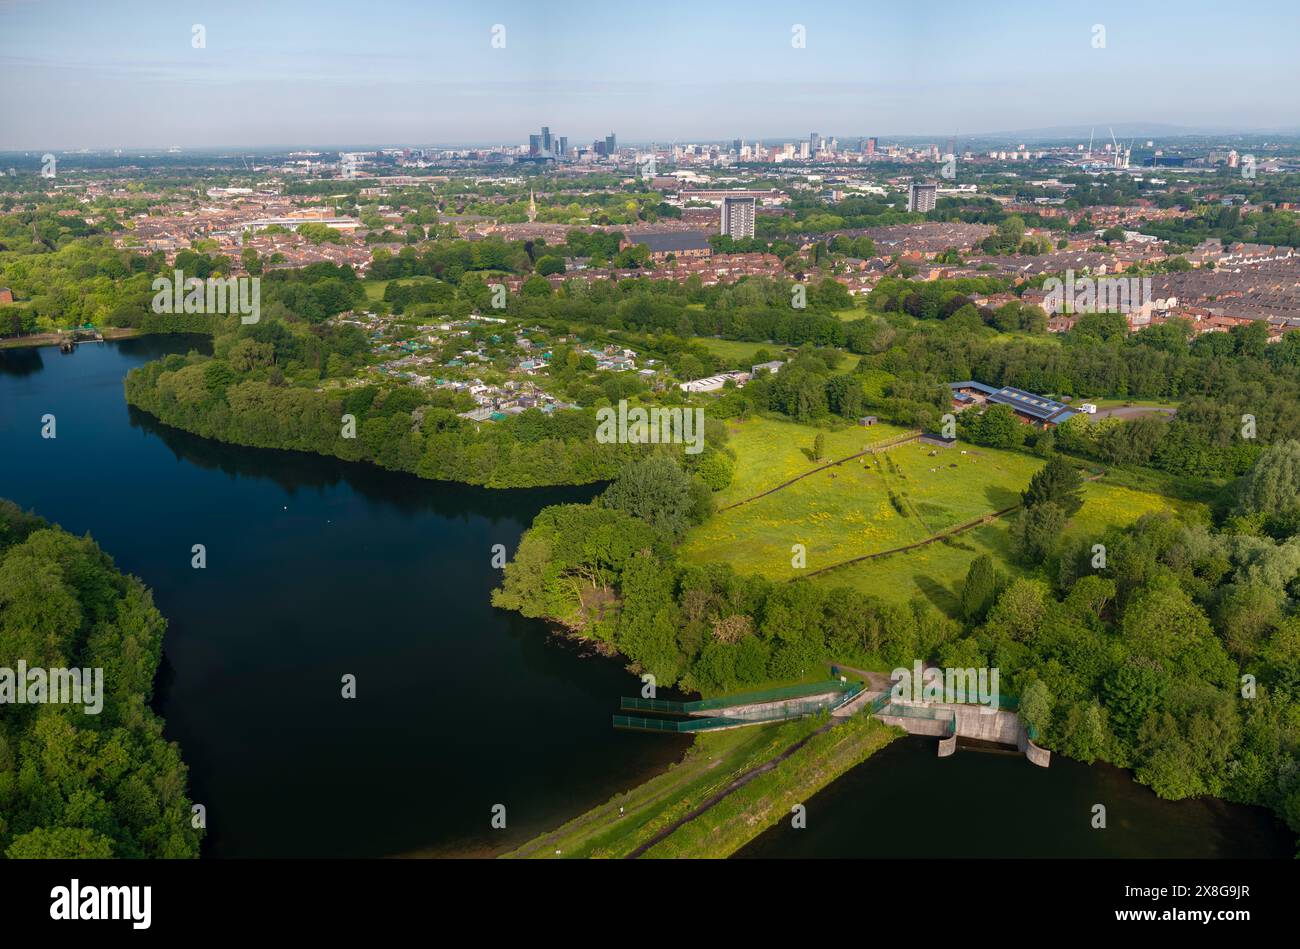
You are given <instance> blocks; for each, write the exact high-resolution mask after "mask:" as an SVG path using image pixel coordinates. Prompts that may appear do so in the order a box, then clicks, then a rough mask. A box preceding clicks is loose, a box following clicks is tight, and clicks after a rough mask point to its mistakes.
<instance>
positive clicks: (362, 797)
mask: <svg viewBox="0 0 1300 949" xmlns="http://www.w3.org/2000/svg"><path fill="white" fill-rule="evenodd" d="M207 345H208V343H207V341H206V340H205V339H203V338H201V337H175V336H173V337H142V338H138V339H132V340H124V341H121V342H116V343H104V344H98V343H97V344H83V345H81V346H80V347H78V349H77V350H76V351H75V352H73V353H71V354H68V355H62V354H60V353H59V352H58V350H57V349H55V348H50V347H47V348H42V349H18V350H5V351H0V497H5V498H9V499H10V500H12V501H15V502H16V503H17V504H19V505H20V506H22V507H24V508H30V509H32V510H34V511H35V512H36V513H38V514H40V515H42V516H43V517H45V518H47V519H48V520H50V521H54V522H57V523H59V524H61V525H62V526H63V527H64V528H65V529H67V530H69V531H71V532H72V533H74V534H79V535H80V534H84V533H86V532H89V533H90V534H91V535H92V536H93V537H94V539H95V540H96V541H97V542H98V543H99V544H100V545H101V546H102V547H103V548H104V550H105V551H106V552H107V553H108V554H109V555H110V556H111V557H113V558H114V560H115V562H116V563H117V566H118V567H119V568H120V569H122V570H124V571H126V572H128V573H132V574H135V575H137V576H139V577H140V578H141V579H142V580H143V581H144V582H145V584H146V585H148V586H149V587H150V588H151V589H152V590H153V593H154V599H155V602H156V604H157V606H158V608H159V609H160V610H161V611H162V613H163V615H164V616H166V617H167V619H168V620H169V627H168V630H167V634H166V638H165V641H164V655H163V662H162V667H161V669H160V672H159V676H158V681H157V683H156V686H155V689H156V691H155V695H154V701H153V704H154V707H155V708H156V709H157V710H158V711H159V712H160V713H161V714H162V715H163V716H164V717H165V718H166V721H167V727H166V735H167V737H168V738H170V739H172V740H175V741H177V742H179V743H180V745H181V750H182V753H183V755H184V759H185V761H186V763H187V764H188V765H189V768H190V796H191V798H192V799H193V800H194V801H195V802H197V803H201V804H203V805H205V807H206V808H207V819H208V835H207V838H206V840H205V841H204V850H203V852H204V855H205V856H208V857H272V856H285V857H372V856H401V855H431V856H437V855H455V854H462V855H491V854H495V853H499V852H501V851H504V850H507V849H510V848H512V847H514V846H517V845H518V844H520V843H522V842H524V841H525V840H527V839H529V838H531V837H533V836H536V835H537V834H539V833H541V832H543V831H546V830H550V829H553V828H555V827H557V826H559V825H560V824H562V823H563V822H565V821H566V820H568V819H570V818H572V817H575V816H577V815H578V814H580V813H582V812H583V811H585V810H587V809H588V808H590V807H592V806H594V805H595V804H598V803H600V802H602V801H605V800H607V799H608V798H609V797H610V796H612V795H613V794H615V793H617V792H619V791H623V790H627V789H629V788H631V787H632V786H634V785H636V784H638V783H640V782H642V781H644V780H645V779H647V778H648V777H650V776H651V775H653V774H655V773H657V772H659V771H662V770H663V769H664V768H666V767H667V766H668V764H669V763H670V762H672V761H675V760H677V759H679V758H680V757H681V755H682V754H683V753H684V752H685V750H686V747H687V739H685V738H684V737H679V736H667V735H649V734H642V733H637V732H616V731H614V730H613V728H612V727H611V723H610V716H611V713H613V712H614V711H616V710H617V708H618V699H619V696H620V695H636V694H638V692H639V687H640V683H639V681H638V680H637V679H636V677H634V676H632V675H631V674H629V673H627V672H626V671H625V670H624V669H623V665H622V663H621V662H619V661H617V660H612V659H607V658H602V657H599V656H594V655H590V654H588V653H587V652H586V651H585V650H584V649H582V648H581V647H579V646H576V645H574V644H573V643H572V642H571V641H568V640H564V639H562V638H558V637H556V636H554V635H552V634H551V633H550V632H549V631H548V629H547V627H546V626H545V625H544V624H542V623H539V622H536V621H533V620H528V619H525V618H523V617H520V616H518V615H517V614H514V613H507V612H504V611H501V610H497V609H494V608H493V607H492V606H491V604H490V602H489V594H490V592H491V590H492V588H493V587H494V586H496V585H497V584H498V583H499V582H500V576H501V574H500V570H498V569H496V568H494V567H493V566H492V556H493V551H492V548H493V546H494V545H496V544H502V545H504V546H505V548H506V550H507V551H508V552H509V553H511V554H513V552H514V549H515V547H516V545H517V543H518V540H519V536H520V534H521V533H522V532H523V530H524V529H525V528H526V527H527V525H528V524H529V523H530V522H531V520H532V518H533V517H534V516H535V515H536V513H537V512H538V511H539V510H540V509H541V508H542V507H544V506H546V505H548V504H555V503H562V502H585V501H586V500H589V499H590V498H591V497H592V496H593V495H594V494H595V493H596V490H597V488H595V487H590V486H589V487H581V488H555V489H537V490H511V491H494V490H488V489H484V488H474V487H468V486H462V485H453V484H446V483H439V482H429V481H421V480H420V479H418V478H415V477H413V476H410V475H405V474H400V473H394V472H386V471H382V470H380V469H377V468H373V467H370V466H365V465H357V464H349V463H345V462H341V461H337V460H335V459H330V458H324V457H318V456H312V455H305V454H297V453H291V452H277V451H266V450H259V449H247V448H239V447H235V446H228V445H222V444H219V443H216V442H211V441H206V440H204V439H201V438H198V437H196V436H193V435H188V434H186V433H183V432H178V431H176V430H173V429H169V428H167V427H165V426H163V425H161V424H160V423H158V422H157V421H155V420H154V419H152V418H151V417H149V416H147V415H144V414H142V413H139V412H136V411H134V410H132V409H130V408H129V407H128V406H127V404H126V402H125V399H124V398H123V395H122V379H123V377H124V376H125V374H126V372H127V371H128V370H129V369H131V368H133V367H135V366H137V365H141V364H142V363H144V362H146V361H148V360H151V359H156V358H158V357H160V356H163V355H166V354H168V353H173V352H182V353H183V352H186V351H188V350H189V349H191V348H197V349H199V350H201V351H202V350H204V349H205V348H206V346H207ZM47 414H50V415H54V416H55V419H56V424H57V438H55V439H43V438H41V426H42V421H41V419H42V416H44V415H47ZM195 544H202V545H204V547H205V549H206V558H207V566H206V568H205V569H202V570H197V569H194V568H193V567H192V566H191V560H192V558H193V556H194V555H193V553H192V549H193V547H194V545H195ZM344 676H355V681H356V698H354V699H345V698H343V697H342V694H341V690H342V688H343V686H342V680H343V677H344ZM806 803H807V807H808V826H807V828H806V829H803V830H793V829H791V828H790V827H789V824H788V821H784V822H782V824H780V825H778V826H777V827H775V828H772V829H771V830H769V831H768V832H766V833H765V834H763V835H762V836H760V837H759V838H758V839H757V840H755V841H754V842H753V843H751V844H750V845H749V847H747V848H746V849H745V850H743V851H742V852H741V855H742V856H755V857H773V856H823V857H838V856H879V857H892V856H905V857H909V856H910V857H934V856H937V857H961V856H1004V857H1018V856H1062V857H1064V856H1099V857H1100V856H1115V857H1163V856H1169V857H1179V856H1192V857H1198V856H1203V857H1228V856H1275V857H1292V856H1293V855H1294V853H1295V841H1294V838H1293V836H1292V835H1291V834H1290V832H1289V831H1288V830H1287V829H1286V828H1285V827H1284V826H1283V825H1282V824H1281V823H1280V822H1278V821H1277V820H1276V819H1274V818H1273V817H1272V815H1271V814H1269V813H1268V812H1267V811H1264V810H1262V809H1259V808H1246V807H1239V806H1235V805H1230V804H1226V803H1224V802H1220V801H1212V800H1211V801H1181V802H1169V801H1161V800H1159V799H1158V798H1157V797H1156V796H1155V795H1154V794H1153V793H1152V792H1151V791H1149V790H1148V789H1146V788H1144V787H1142V786H1140V785H1138V784H1137V783H1135V782H1134V781H1133V780H1131V778H1130V776H1129V775H1128V773H1127V772H1124V771H1121V770H1119V769H1116V768H1111V767H1109V766H1105V765H1093V766H1091V767H1089V766H1085V765H1082V764H1079V763H1077V762H1072V761H1068V760H1065V759H1062V758H1060V757H1059V756H1058V757H1057V758H1056V759H1054V760H1053V762H1052V766H1051V768H1050V769H1047V770H1042V769H1039V768H1035V767H1034V766H1032V765H1030V764H1029V763H1028V762H1026V761H1025V760H1024V758H1023V757H1021V756H1019V755H1013V754H999V753H987V752H979V751H974V750H970V749H965V748H963V749H962V750H960V751H959V752H958V753H957V754H956V755H955V756H953V757H951V758H942V759H941V758H937V757H936V756H935V747H934V740H933V739H923V738H908V739H900V740H899V741H896V742H894V743H893V744H892V745H890V746H889V747H887V748H885V749H884V750H883V751H882V752H880V753H879V754H877V755H876V756H875V757H873V758H871V759H870V760H868V761H867V762H865V763H864V764H862V765H860V766H859V767H857V768H855V769H854V770H853V771H851V772H849V773H848V774H847V775H845V776H844V777H843V778H841V779H840V780H839V781H837V782H835V783H834V784H832V785H831V786H830V787H828V788H826V789H825V790H823V791H822V792H821V793H819V794H817V795H815V796H814V797H813V798H812V799H811V800H810V801H808V802H806ZM1098 803H1100V804H1104V805H1105V806H1106V808H1107V822H1108V826H1107V829H1106V830H1093V829H1092V827H1091V824H1090V822H1091V815H1092V811H1091V808H1092V807H1093V805H1094V804H1098ZM496 805H503V806H504V807H505V809H506V818H507V819H506V827H505V829H500V830H498V829H493V827H492V816H493V809H494V807H496ZM705 819H707V817H706V818H705Z"/></svg>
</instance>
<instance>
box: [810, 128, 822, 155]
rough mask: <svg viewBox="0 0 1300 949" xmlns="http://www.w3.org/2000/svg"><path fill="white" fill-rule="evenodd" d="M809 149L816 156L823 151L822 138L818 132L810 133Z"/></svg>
mask: <svg viewBox="0 0 1300 949" xmlns="http://www.w3.org/2000/svg"><path fill="white" fill-rule="evenodd" d="M808 149H809V151H811V152H812V153H813V154H814V155H816V154H817V153H818V152H819V151H821V150H822V137H821V136H820V135H818V134H817V133H816V132H810V133H809V135H808Z"/></svg>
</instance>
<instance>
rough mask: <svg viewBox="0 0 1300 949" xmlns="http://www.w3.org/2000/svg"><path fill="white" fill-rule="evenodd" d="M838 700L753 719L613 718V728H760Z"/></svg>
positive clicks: (789, 705)
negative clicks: (768, 723)
mask: <svg viewBox="0 0 1300 949" xmlns="http://www.w3.org/2000/svg"><path fill="white" fill-rule="evenodd" d="M839 701H840V697H839V696H836V697H835V698H821V699H809V700H808V701H806V702H788V703H786V704H785V705H782V706H781V707H779V708H774V709H766V710H764V711H763V712H762V713H761V714H756V715H753V716H746V717H743V718H742V717H739V716H713V717H709V718H684V719H683V718H645V717H643V716H639V715H615V716H614V727H615V728H629V729H635V730H637V731H652V732H700V731H708V730H710V729H714V728H732V727H735V726H737V725H761V724H764V723H766V722H781V721H788V720H790V719H792V718H803V717H804V716H806V715H816V714H817V713H818V712H824V711H826V710H828V709H830V708H832V707H833V706H835V705H838V704H839Z"/></svg>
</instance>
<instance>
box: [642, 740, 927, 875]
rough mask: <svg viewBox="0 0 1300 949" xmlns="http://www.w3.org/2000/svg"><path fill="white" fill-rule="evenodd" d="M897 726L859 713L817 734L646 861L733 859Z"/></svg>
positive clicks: (655, 849)
mask: <svg viewBox="0 0 1300 949" xmlns="http://www.w3.org/2000/svg"><path fill="white" fill-rule="evenodd" d="M902 734H903V732H902V730H901V729H898V728H892V727H890V726H889V725H885V724H883V723H882V722H879V721H876V719H874V718H871V717H869V716H866V715H855V716H853V717H852V718H849V719H846V720H845V721H843V722H842V723H839V724H837V725H835V726H834V727H832V728H830V729H828V730H827V731H824V732H821V733H820V734H815V735H813V736H812V738H810V739H809V740H808V741H807V743H806V744H804V745H803V746H802V747H801V748H799V749H798V750H797V751H795V752H794V753H793V754H792V755H791V756H790V757H789V758H786V759H785V760H784V761H781V762H780V763H778V764H777V765H776V766H775V767H774V768H773V769H772V770H771V771H768V772H767V773H765V774H760V775H759V776H758V777H756V778H754V779H753V780H752V781H750V782H749V783H747V784H745V785H744V787H741V788H739V789H737V790H736V791H734V792H733V793H731V794H729V795H727V796H726V797H724V798H723V799H722V800H720V801H718V802H717V803H716V804H714V805H713V806H712V807H711V808H709V809H708V810H706V811H705V812H704V813H703V814H701V815H700V816H698V817H696V818H695V819H694V820H691V821H688V822H687V823H685V824H683V825H682V826H681V827H679V828H677V829H676V830H675V831H673V832H672V833H671V834H670V835H669V836H668V837H666V838H665V839H664V840H661V841H660V842H658V843H657V844H655V845H654V846H653V847H651V848H650V849H649V850H647V851H646V853H645V856H647V857H729V856H731V855H732V854H733V853H735V852H736V851H737V850H739V849H740V848H742V847H743V846H745V844H747V843H749V842H750V841H751V840H753V839H754V838H755V837H757V836H758V835H759V834H761V833H762V832H763V831H765V830H767V829H768V828H769V827H771V826H773V825H774V824H776V823H777V822H778V821H781V820H789V819H790V815H791V808H793V807H794V805H796V804H802V803H804V802H806V801H807V800H808V799H809V798H811V797H812V796H813V795H814V794H816V793H817V792H818V791H820V790H821V789H822V788H824V787H826V786H827V785H828V784H830V783H831V782H832V781H834V780H835V779H836V778H838V777H840V776H841V775H842V774H844V773H845V772H847V771H848V770H849V769H851V768H853V767H855V766H857V765H859V764H861V763H862V762H863V761H866V760H867V759H868V758H870V757H871V756H872V755H873V754H875V753H876V752H877V751H879V750H880V749H881V748H883V747H885V745H887V744H889V743H890V742H891V741H893V740H894V739H895V738H897V737H899V736H900V735H902Z"/></svg>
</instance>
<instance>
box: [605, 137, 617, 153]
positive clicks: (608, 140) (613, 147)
mask: <svg viewBox="0 0 1300 949" xmlns="http://www.w3.org/2000/svg"><path fill="white" fill-rule="evenodd" d="M617 151H618V139H617V138H615V137H614V133H613V132H610V133H609V134H608V135H606V136H605V154H606V155H613V154H614V153H615V152H617Z"/></svg>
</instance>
